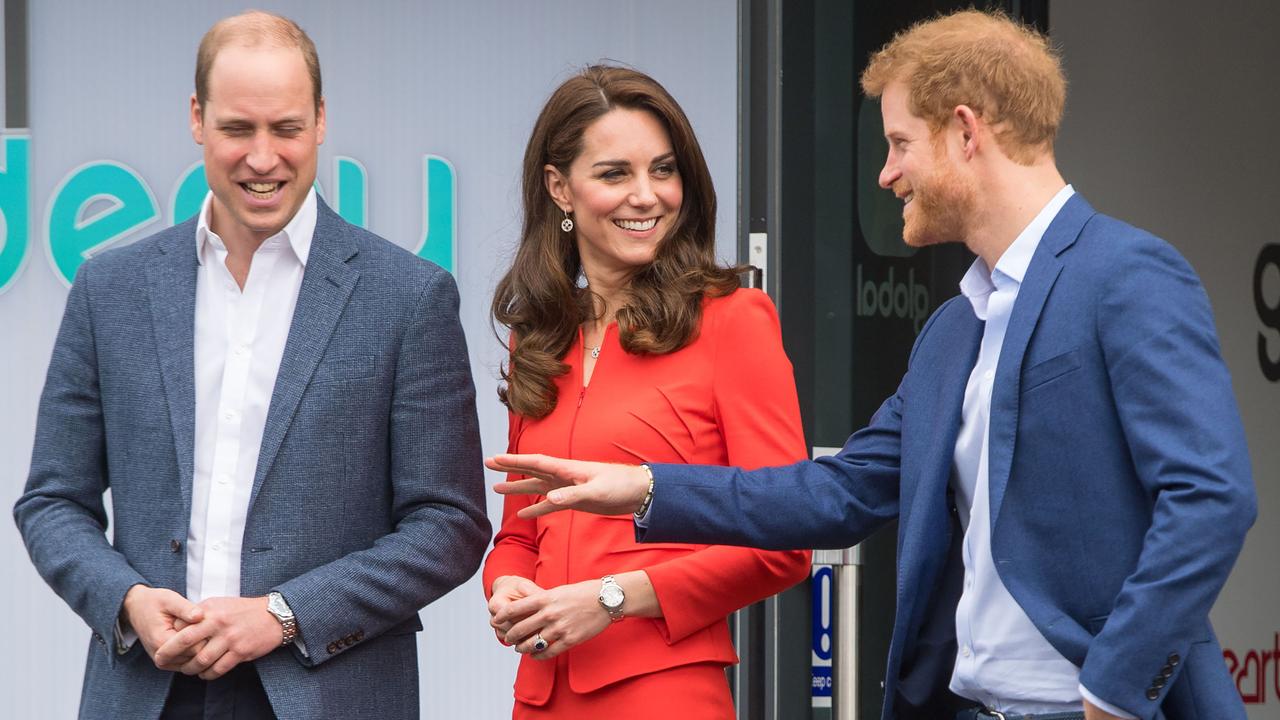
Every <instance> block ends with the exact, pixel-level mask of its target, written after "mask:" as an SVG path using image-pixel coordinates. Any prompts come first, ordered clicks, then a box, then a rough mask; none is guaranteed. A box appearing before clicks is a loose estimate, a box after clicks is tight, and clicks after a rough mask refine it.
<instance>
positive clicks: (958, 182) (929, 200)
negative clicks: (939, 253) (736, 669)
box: [891, 149, 977, 247]
mask: <svg viewBox="0 0 1280 720" xmlns="http://www.w3.org/2000/svg"><path fill="white" fill-rule="evenodd" d="M937 154H938V155H939V156H940V157H939V158H938V162H937V165H936V167H937V169H936V170H935V171H934V172H933V173H932V174H931V175H930V177H928V178H927V179H925V178H921V179H918V180H916V181H915V182H909V181H908V180H907V179H906V178H905V177H902V178H898V180H897V181H895V182H894V183H893V185H892V187H891V189H892V190H893V192H894V194H895V195H897V196H898V197H905V196H907V195H908V194H910V196H911V201H910V202H909V203H907V205H906V206H905V207H904V208H903V228H902V240H903V242H905V243H906V244H907V245H910V246H911V247H925V246H926V245H936V244H938V243H945V242H964V241H965V238H966V237H967V236H968V230H969V219H970V218H972V217H973V213H974V207H975V205H976V204H977V197H976V193H975V192H974V190H973V186H972V185H970V184H969V183H968V182H966V181H965V179H964V178H962V177H961V176H960V174H959V173H958V172H956V169H955V166H954V165H953V164H952V163H951V161H950V160H948V159H947V158H946V157H945V155H943V154H942V152H941V149H939V150H938V152H937Z"/></svg>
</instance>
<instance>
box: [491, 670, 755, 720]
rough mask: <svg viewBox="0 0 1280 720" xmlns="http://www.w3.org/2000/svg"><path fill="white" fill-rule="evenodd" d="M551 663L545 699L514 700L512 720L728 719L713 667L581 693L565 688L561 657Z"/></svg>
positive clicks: (723, 681)
mask: <svg viewBox="0 0 1280 720" xmlns="http://www.w3.org/2000/svg"><path fill="white" fill-rule="evenodd" d="M555 663H556V681H555V686H554V687H553V688H552V689H551V699H549V700H547V703H546V704H545V705H540V706H539V705H528V704H526V703H522V702H520V701H519V700H516V705H515V710H514V712H512V715H511V717H512V719H513V720H551V719H553V718H554V720H579V719H581V720H599V718H609V720H654V718H666V719H667V720H677V719H678V720H733V698H732V697H731V696H730V694H729V681H728V679H727V678H726V677H725V670H724V667H723V666H721V665H719V664H716V663H695V664H693V665H681V666H679V667H673V668H669V669H667V670H659V671H657V672H652V673H646V674H644V675H638V676H636V677H632V678H627V679H626V680H621V681H619V682H616V683H613V684H611V685H606V686H604V687H602V688H600V689H599V690H596V691H593V692H589V693H585V694H582V693H576V692H574V691H573V690H572V689H571V688H570V687H569V672H568V667H569V665H568V663H566V662H564V656H563V655H561V656H560V657H557V658H556V659H555Z"/></svg>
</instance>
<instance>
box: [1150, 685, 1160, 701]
mask: <svg viewBox="0 0 1280 720" xmlns="http://www.w3.org/2000/svg"><path fill="white" fill-rule="evenodd" d="M1158 697H1160V691H1159V690H1157V689H1155V688H1147V699H1148V700H1155V699H1156V698H1158Z"/></svg>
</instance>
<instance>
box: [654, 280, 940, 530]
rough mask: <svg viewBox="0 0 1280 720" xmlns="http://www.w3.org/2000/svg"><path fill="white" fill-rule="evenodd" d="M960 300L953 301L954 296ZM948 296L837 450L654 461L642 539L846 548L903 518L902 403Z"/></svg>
mask: <svg viewBox="0 0 1280 720" xmlns="http://www.w3.org/2000/svg"><path fill="white" fill-rule="evenodd" d="M954 301H955V300H949V301H948V303H950V302H954ZM946 305H947V304H946V303H944V305H943V307H942V308H939V309H938V311H937V312H935V313H934V314H933V315H932V316H931V317H930V318H929V321H928V322H926V323H925V326H924V328H923V329H922V330H921V331H920V335H919V337H917V338H916V343H915V347H914V348H913V349H912V351H911V359H910V360H909V361H908V365H907V375H906V377H904V378H903V380H902V383H900V384H899V386H898V389H897V391H896V392H895V393H894V394H893V395H891V396H889V398H888V399H886V400H885V401H884V403H882V404H881V405H880V408H879V409H878V410H876V412H875V414H874V415H872V416H871V422H870V423H869V424H868V425H867V427H865V428H863V429H862V430H859V431H858V432H856V433H854V434H853V435H851V436H850V437H849V439H848V440H847V441H845V445H844V447H843V448H842V449H841V450H840V452H839V453H837V454H836V455H834V456H831V457H822V458H818V459H817V460H812V461H810V460H802V461H800V462H796V463H792V464H790V465H784V466H777V467H761V468H758V469H755V470H746V469H742V468H737V467H717V466H713V465H666V464H659V465H652V466H651V467H652V469H653V475H654V478H655V480H656V483H655V489H654V493H653V504H652V505H650V506H649V513H648V515H647V517H646V522H645V525H644V526H643V527H641V526H637V527H636V538H637V540H639V541H640V542H692V543H726V544H732V545H745V546H749V547H759V548H774V549H793V548H846V547H850V546H852V545H855V544H857V543H859V542H861V541H862V540H863V539H865V538H866V537H867V536H868V535H870V534H871V533H872V532H874V531H875V530H876V529H878V528H880V527H882V526H884V524H885V523H886V522H888V521H889V520H892V519H893V518H896V517H897V516H898V508H899V501H900V495H899V489H900V486H899V475H900V469H901V464H902V410H903V405H904V400H903V397H904V392H905V390H904V389H905V388H907V387H909V386H910V385H911V384H912V383H913V382H914V380H913V378H914V374H915V373H916V372H917V370H915V369H914V368H915V356H916V352H917V351H918V350H919V349H920V347H921V346H922V345H924V344H925V343H926V342H927V338H928V337H929V334H930V332H931V330H932V329H933V326H934V323H935V322H936V321H937V319H938V318H939V317H941V316H943V315H944V314H945V313H944V310H945V308H946Z"/></svg>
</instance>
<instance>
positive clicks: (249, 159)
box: [245, 132, 278, 175]
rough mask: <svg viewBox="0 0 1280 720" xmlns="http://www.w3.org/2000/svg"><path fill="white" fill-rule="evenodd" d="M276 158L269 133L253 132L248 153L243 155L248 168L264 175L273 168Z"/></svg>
mask: <svg viewBox="0 0 1280 720" xmlns="http://www.w3.org/2000/svg"><path fill="white" fill-rule="evenodd" d="M277 158H278V155H277V154H276V149H275V145H274V144H273V142H272V139H271V134H270V133H265V132H262V133H257V134H255V135H254V137H253V144H252V146H251V147H250V148H249V154H248V155H247V156H246V157H245V164H247V165H248V166H249V169H250V170H252V171H254V172H255V173H257V174H259V175H266V174H267V173H269V172H271V171H272V170H274V169H275V167H276V160H277Z"/></svg>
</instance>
